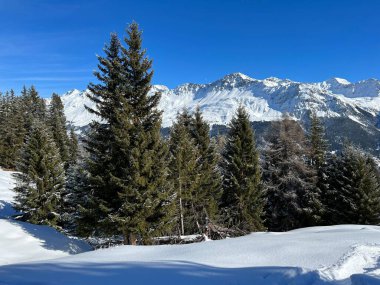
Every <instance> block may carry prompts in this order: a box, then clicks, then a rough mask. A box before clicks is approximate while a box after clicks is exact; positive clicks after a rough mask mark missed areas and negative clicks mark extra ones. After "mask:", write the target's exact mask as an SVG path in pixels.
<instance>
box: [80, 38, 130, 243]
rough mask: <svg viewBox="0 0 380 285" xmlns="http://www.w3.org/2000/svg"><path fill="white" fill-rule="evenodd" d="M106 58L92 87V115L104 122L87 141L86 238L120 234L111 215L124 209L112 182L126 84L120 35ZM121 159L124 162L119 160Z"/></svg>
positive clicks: (83, 219) (92, 126)
mask: <svg viewBox="0 0 380 285" xmlns="http://www.w3.org/2000/svg"><path fill="white" fill-rule="evenodd" d="M104 53H105V57H101V56H98V61H99V64H98V69H99V71H96V72H95V73H94V75H95V77H96V78H97V80H98V81H99V83H98V84H93V83H91V84H90V85H89V87H88V88H89V90H90V91H91V94H88V97H89V99H90V100H91V101H92V102H94V103H95V104H96V108H94V109H92V108H89V107H87V106H86V108H87V110H88V111H89V112H90V113H93V114H95V115H97V116H98V117H100V118H101V119H102V122H98V121H93V122H92V123H91V124H90V130H89V132H88V134H87V139H86V140H85V143H86V145H85V148H86V150H87V151H88V153H89V158H88V160H87V163H86V168H87V171H88V173H89V177H88V183H87V184H88V185H87V186H88V188H87V192H88V195H87V196H88V199H86V201H85V204H84V205H83V206H82V207H81V214H80V217H78V225H79V229H78V231H79V232H81V233H82V234H83V235H90V234H93V235H112V234H115V233H118V232H117V226H116V223H115V222H114V221H113V220H112V219H110V214H111V213H114V212H115V211H117V210H118V207H119V205H120V202H119V198H118V188H117V187H116V185H114V183H112V182H111V177H112V172H113V171H114V170H115V166H114V165H112V159H113V157H112V156H114V151H113V148H114V144H115V138H114V135H113V133H112V131H111V126H112V125H113V124H115V121H116V118H115V110H117V108H119V107H120V97H121V94H120V85H121V84H122V80H121V78H122V64H121V59H120V41H119V39H118V37H117V35H116V34H111V40H110V44H109V45H106V46H105V48H104ZM119 159H123V158H122V157H119Z"/></svg>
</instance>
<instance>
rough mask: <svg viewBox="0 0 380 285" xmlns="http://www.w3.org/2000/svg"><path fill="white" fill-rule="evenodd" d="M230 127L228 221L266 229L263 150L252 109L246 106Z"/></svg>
mask: <svg viewBox="0 0 380 285" xmlns="http://www.w3.org/2000/svg"><path fill="white" fill-rule="evenodd" d="M229 127H230V130H229V132H228V135H227V141H226V145H225V149H224V151H223V153H222V157H223V160H222V164H221V167H222V174H223V195H222V207H223V210H224V216H225V223H226V225H227V226H229V227H236V228H238V229H240V230H242V231H245V232H251V231H260V230H263V229H264V226H263V220H262V215H263V206H264V202H263V193H262V187H261V173H260V166H259V154H258V151H257V149H256V143H255V138H254V132H253V130H252V128H251V125H250V121H249V116H248V113H247V112H246V111H245V109H244V108H243V107H242V106H240V107H239V108H238V109H237V111H236V114H235V116H234V117H233V119H232V120H231V122H230V125H229Z"/></svg>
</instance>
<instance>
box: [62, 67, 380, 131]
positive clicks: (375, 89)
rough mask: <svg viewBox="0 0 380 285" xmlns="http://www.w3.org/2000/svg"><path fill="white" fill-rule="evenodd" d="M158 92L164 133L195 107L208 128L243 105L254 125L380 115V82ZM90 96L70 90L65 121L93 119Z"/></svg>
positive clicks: (221, 83) (251, 84) (237, 80)
mask: <svg viewBox="0 0 380 285" xmlns="http://www.w3.org/2000/svg"><path fill="white" fill-rule="evenodd" d="M157 91H159V92H161V93H162V98H161V101H160V104H159V108H160V109H161V110H163V111H164V113H163V126H164V127H168V126H171V124H172V121H173V120H174V119H175V116H176V114H177V112H178V111H180V110H181V109H183V108H189V109H190V110H194V109H195V108H196V107H197V106H199V107H200V108H201V110H202V112H203V115H204V117H205V119H206V120H207V121H208V122H209V123H210V124H220V125H226V124H227V123H228V122H229V121H230V119H231V117H232V115H233V114H234V112H235V110H236V108H237V107H238V106H239V105H243V106H245V107H246V108H247V110H248V112H249V115H250V117H251V120H252V121H271V120H277V119H279V118H280V117H281V115H282V114H283V113H284V112H287V113H290V114H291V115H292V116H293V117H295V118H298V119H302V118H303V117H304V116H305V115H307V114H308V112H309V110H315V111H316V112H317V115H318V116H321V117H328V118H334V117H345V118H349V119H351V120H353V121H356V122H359V123H361V124H364V125H365V124H368V120H369V119H371V118H368V116H370V117H371V116H373V117H375V116H377V115H378V113H379V112H380V81H379V80H376V79H369V80H364V81H359V82H357V83H350V82H348V81H347V80H345V79H341V78H332V79H329V80H327V81H324V82H320V83H301V82H294V81H291V80H287V79H286V80H282V79H278V78H274V77H271V78H267V79H264V80H257V79H253V78H250V77H248V76H246V75H244V74H241V73H233V74H230V75H227V76H225V77H223V78H222V79H219V80H217V81H215V82H212V83H210V84H192V83H186V84H183V85H180V86H178V87H176V88H174V89H169V88H167V87H166V86H163V85H155V86H153V87H152V90H151V92H157ZM88 92H89V91H84V92H80V91H78V90H72V91H69V92H67V93H66V94H64V95H63V96H62V101H63V103H64V105H65V112H66V116H67V118H68V120H69V121H71V122H72V123H73V125H75V126H77V127H83V126H86V125H87V124H88V123H89V122H90V121H91V120H92V119H94V116H93V115H90V114H89V113H88V112H87V111H86V110H85V109H84V105H87V106H90V107H94V105H93V103H92V102H91V101H90V100H89V99H88V98H87V97H86V96H85V94H86V93H88ZM363 111H365V112H364V113H363ZM367 112H368V113H367ZM95 119H96V118H95Z"/></svg>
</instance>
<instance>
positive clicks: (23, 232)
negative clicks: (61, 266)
mask: <svg viewBox="0 0 380 285" xmlns="http://www.w3.org/2000/svg"><path fill="white" fill-rule="evenodd" d="M12 174H13V172H10V171H3V170H0V265H4V264H12V263H20V262H26V261H34V260H47V259H52V258H58V257H64V256H68V255H71V254H76V253H81V252H84V251H88V250H91V247H90V246H89V245H88V244H86V243H85V242H83V241H79V240H77V239H72V238H68V237H66V236H64V235H63V234H61V233H59V232H57V231H56V230H54V229H52V228H50V227H47V226H38V225H32V224H29V223H23V222H19V221H15V220H12V219H11V215H13V214H15V210H14V209H13V207H12V204H13V202H14V196H15V193H14V192H13V191H12V188H13V187H14V186H15V183H14V178H13V177H12ZM1 277H2V276H1V274H0V284H6V283H3V282H2V280H1Z"/></svg>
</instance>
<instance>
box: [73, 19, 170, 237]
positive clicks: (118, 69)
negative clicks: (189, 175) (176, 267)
mask: <svg viewBox="0 0 380 285" xmlns="http://www.w3.org/2000/svg"><path fill="white" fill-rule="evenodd" d="M127 33H128V37H127V38H126V39H125V41H126V43H127V48H124V47H122V46H121V44H120V42H119V40H118V38H117V36H116V35H112V37H111V42H110V45H109V46H107V47H106V49H105V53H106V57H105V58H102V57H99V72H96V73H95V75H96V76H97V78H98V80H99V82H100V83H99V84H91V85H90V87H89V88H90V90H91V91H92V95H90V99H91V100H92V101H94V102H95V103H96V105H97V109H96V110H95V109H89V110H90V111H91V112H93V113H95V114H96V115H98V116H99V117H100V118H101V119H102V122H101V123H96V122H93V123H92V125H91V128H90V133H89V136H88V139H87V140H86V149H87V150H88V151H89V153H90V157H89V160H88V162H87V165H88V167H87V170H88V172H89V179H88V180H89V193H90V194H91V195H90V196H91V197H90V198H89V199H88V204H87V205H86V206H85V207H83V209H85V210H83V211H82V215H81V219H80V220H82V221H87V225H88V227H89V228H95V231H96V233H97V234H104V235H115V234H122V235H123V236H124V241H125V243H129V244H135V243H136V242H137V240H139V241H141V242H144V243H147V242H150V238H151V237H152V236H154V235H156V234H160V233H162V232H165V231H166V230H167V229H168V228H167V227H168V225H169V224H170V219H169V218H167V214H168V213H169V212H170V211H169V210H168V209H169V206H168V205H170V199H169V196H168V193H169V189H170V185H169V184H168V181H167V176H168V170H167V147H166V146H165V143H164V141H163V140H162V139H161V136H160V127H161V112H159V111H158V110H157V104H158V101H159V98H160V94H158V93H157V94H153V95H149V96H148V92H149V90H150V88H151V85H150V81H151V78H152V75H153V73H152V71H150V68H151V64H152V62H151V61H150V60H148V59H147V58H146V57H145V51H143V50H142V48H141V32H140V31H139V29H138V26H137V24H135V23H133V24H132V25H130V26H129V28H128V30H127ZM81 224H82V225H84V224H85V223H83V222H81ZM83 230H84V229H83V228H82V229H81V231H82V232H83Z"/></svg>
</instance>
